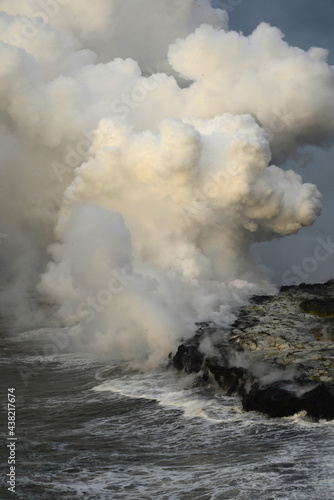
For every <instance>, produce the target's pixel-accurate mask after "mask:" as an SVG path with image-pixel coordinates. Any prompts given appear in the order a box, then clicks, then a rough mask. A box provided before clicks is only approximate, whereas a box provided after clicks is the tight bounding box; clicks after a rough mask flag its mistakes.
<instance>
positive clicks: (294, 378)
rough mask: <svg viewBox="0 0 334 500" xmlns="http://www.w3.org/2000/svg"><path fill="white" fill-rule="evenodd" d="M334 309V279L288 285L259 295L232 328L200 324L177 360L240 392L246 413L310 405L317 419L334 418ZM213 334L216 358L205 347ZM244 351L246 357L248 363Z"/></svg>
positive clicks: (283, 412)
mask: <svg viewBox="0 0 334 500" xmlns="http://www.w3.org/2000/svg"><path fill="white" fill-rule="evenodd" d="M332 312H333V313H334V280H331V281H329V282H327V283H325V284H313V285H305V284H301V285H298V286H295V285H293V286H286V287H282V288H281V291H280V293H279V294H278V295H276V296H266V295H263V296H258V297H256V296H255V297H252V298H251V299H250V304H249V305H248V306H244V307H242V308H241V309H240V312H239V316H238V318H237V320H236V321H235V322H234V324H233V325H232V326H231V327H230V328H229V329H224V330H223V329H219V328H214V327H212V326H210V327H209V325H206V324H204V323H203V324H200V325H198V326H200V328H199V330H198V332H197V334H196V335H195V336H194V337H193V338H192V339H190V340H188V341H187V342H184V343H183V344H182V345H181V346H180V347H179V348H178V351H177V353H176V354H175V356H174V358H173V364H174V366H175V368H177V369H178V370H184V371H185V372H186V373H194V372H195V373H198V372H201V377H202V378H201V381H204V382H205V381H210V380H215V381H216V383H217V384H218V385H219V386H220V387H221V388H222V389H223V390H224V391H225V392H226V393H227V394H228V395H232V394H238V395H239V396H240V397H241V400H242V404H243V408H244V409H245V410H246V411H259V412H262V413H265V414H267V415H269V416H271V417H285V416H289V415H293V414H295V413H297V412H300V411H305V412H306V413H307V415H308V416H310V417H312V418H314V419H317V420H318V419H320V418H325V419H334V334H333V331H334V320H333V318H332ZM206 336H209V337H210V336H211V338H212V339H214V341H213V346H214V347H215V349H216V352H217V356H216V357H215V358H212V357H211V358H210V357H206V356H205V355H204V353H203V352H201V348H200V344H201V341H202V339H204V338H205V337H206ZM237 354H238V355H237ZM240 355H241V356H243V359H244V361H245V360H246V361H245V362H243V364H242V366H241V364H240ZM245 356H246V357H245ZM238 359H239V362H238ZM260 368H261V369H260ZM263 374H266V376H267V378H263ZM268 375H269V376H268ZM268 379H270V380H271V382H270V383H269V382H268Z"/></svg>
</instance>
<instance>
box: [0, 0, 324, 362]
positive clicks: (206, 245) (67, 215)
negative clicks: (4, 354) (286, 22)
mask: <svg viewBox="0 0 334 500" xmlns="http://www.w3.org/2000/svg"><path fill="white" fill-rule="evenodd" d="M1 8H2V11H1V13H0V40H1V42H0V51H1V61H2V63H1V66H0V73H1V78H0V117H1V118H0V119H1V123H0V161H1V178H2V179H4V180H3V182H2V183H1V211H0V233H2V234H6V235H8V236H7V237H6V240H5V242H3V244H2V245H1V247H0V251H1V270H2V291H1V297H0V298H1V309H2V311H3V312H6V313H8V312H12V313H13V314H15V315H16V317H17V319H18V320H19V321H20V322H21V323H22V322H25V321H32V320H34V321H42V320H44V321H45V320H49V319H50V314H51V313H52V315H54V317H57V318H59V319H61V320H62V321H64V322H65V323H66V324H69V325H76V326H75V327H73V328H76V329H75V335H74V334H73V337H75V339H76V342H77V343H78V346H79V347H85V348H88V349H90V350H92V349H94V350H95V351H96V352H101V353H105V352H108V353H110V355H111V356H113V357H114V358H115V359H119V358H121V359H133V358H138V357H142V356H144V355H147V353H148V354H149V364H154V363H155V362H157V361H159V360H160V359H161V358H164V357H166V356H167V355H168V353H169V352H170V351H171V350H173V349H175V347H176V345H177V342H178V341H179V340H180V338H181V337H187V336H190V335H192V334H193V333H194V331H195V329H196V326H195V323H196V322H198V321H212V322H214V323H215V324H217V325H227V324H228V323H230V322H231V321H232V320H233V318H234V312H235V309H236V307H237V306H239V305H240V304H242V303H244V302H245V301H246V300H247V298H248V297H249V295H251V294H254V293H274V291H275V288H274V286H273V285H271V284H270V282H269V280H268V279H267V276H266V275H265V274H263V271H261V270H260V268H258V267H257V265H256V263H254V262H252V260H251V259H250V257H249V255H248V250H249V246H250V245H251V243H253V242H255V241H266V240H270V239H272V238H274V237H281V236H285V235H289V234H294V233H296V232H298V231H299V230H300V229H301V228H302V227H303V226H309V225H311V224H312V223H313V222H314V221H315V220H316V218H317V216H318V215H319V214H320V212H321V194H320V193H319V191H318V190H317V188H316V186H315V185H313V184H309V183H303V180H302V178H301V177H300V175H298V174H297V173H295V172H294V171H291V170H290V171H286V170H283V169H282V168H281V167H280V166H281V165H282V163H283V162H284V161H285V160H286V159H287V158H289V157H296V155H298V154H299V152H300V149H301V148H302V147H303V146H305V145H308V144H311V145H315V146H319V147H327V146H328V145H330V144H332V140H333V125H334V123H333V122H334V99H333V98H334V72H333V67H330V66H328V64H327V62H326V58H327V51H326V50H324V49H321V48H315V47H311V48H310V49H309V50H308V51H303V50H301V49H299V48H297V47H291V46H289V45H288V44H287V43H286V42H285V41H284V37H283V35H282V33H281V32H280V31H279V30H278V29H277V28H275V27H271V26H269V25H267V24H264V23H263V24H260V25H259V26H258V28H257V29H256V30H255V31H254V32H253V33H252V34H251V35H250V36H249V37H245V36H243V35H242V34H240V33H237V32H231V31H229V30H228V15H227V13H226V12H224V11H222V10H220V9H214V8H212V7H211V5H210V2H209V1H208V0H182V1H179V0H169V1H168V2H167V1H165V0H155V1H152V0H141V1H140V2H138V1H132V0H131V1H127V2H124V1H121V0H96V1H95V2H94V5H93V4H89V3H88V2H80V1H79V0H71V1H67V0H62V1H60V0H58V1H56V0H53V1H49V2H38V1H37V0H36V1H35V0H29V1H27V2H21V1H19V0H11V1H7V0H4V1H3V2H2V3H1ZM32 292H33V293H34V294H35V295H37V297H38V298H37V299H36V300H35V303H32V302H31V293H32Z"/></svg>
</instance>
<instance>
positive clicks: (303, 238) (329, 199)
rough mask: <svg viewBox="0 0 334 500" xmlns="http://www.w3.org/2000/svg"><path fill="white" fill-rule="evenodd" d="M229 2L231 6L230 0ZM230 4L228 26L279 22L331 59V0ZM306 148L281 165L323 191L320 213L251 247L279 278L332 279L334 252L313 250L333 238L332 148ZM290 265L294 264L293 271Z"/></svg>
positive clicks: (291, 39)
mask: <svg viewBox="0 0 334 500" xmlns="http://www.w3.org/2000/svg"><path fill="white" fill-rule="evenodd" d="M225 4H227V5H229V2H225ZM230 4H231V6H232V4H233V2H232V1H231V2H230ZM218 5H219V2H218ZM234 5H236V6H235V7H234V8H233V10H229V11H228V12H229V18H230V20H229V25H230V28H231V29H235V30H237V31H239V30H240V31H242V32H243V33H244V34H246V35H248V34H249V33H251V32H252V31H253V29H254V28H255V27H256V26H257V25H258V24H259V23H260V22H263V21H265V22H267V23H269V24H271V25H273V26H277V27H278V28H280V30H281V31H282V32H283V33H284V35H285V40H286V41H287V42H288V43H289V44H291V45H296V46H298V47H301V48H303V49H305V50H307V49H308V48H309V47H312V46H318V47H324V48H326V49H328V51H329V56H328V62H329V63H330V64H332V65H333V64H334V31H333V20H334V2H332V1H331V0H321V2H319V1H317V0H280V1H279V2H277V1H275V0H244V1H241V2H234ZM306 152H307V153H309V159H308V161H306V160H305V161H303V160H300V161H296V162H294V161H291V160H290V161H289V162H287V164H286V167H285V168H293V169H294V170H297V171H298V172H299V173H300V174H301V175H302V177H303V179H304V181H305V182H312V183H314V184H316V185H317V186H318V188H319V190H320V192H321V193H322V194H323V210H322V214H321V216H320V217H319V218H318V220H317V221H316V222H315V224H314V225H313V226H311V227H308V228H304V229H302V230H301V231H300V232H299V233H298V234H297V235H292V236H289V237H285V238H282V239H280V240H276V241H274V242H270V243H261V244H259V245H255V246H254V248H253V252H254V258H255V259H256V260H257V261H258V262H262V263H263V265H265V266H267V267H268V268H269V269H270V270H271V275H272V278H273V280H274V281H275V282H276V283H277V284H294V283H297V282H307V283H316V282H324V281H327V280H328V279H334V252H333V253H332V254H331V253H328V258H326V259H325V260H323V261H319V260H318V259H316V258H315V256H314V252H315V251H316V249H317V248H318V246H319V241H318V240H317V239H318V238H321V239H322V240H324V241H325V242H326V243H327V244H328V240H329V241H330V242H334V227H333V225H334V150H333V149H331V148H328V149H327V150H319V149H317V148H306ZM323 258H325V256H323ZM313 259H315V260H316V263H315V262H314V260H313ZM292 266H296V267H298V270H295V271H294V270H293V267H292ZM304 267H305V269H304Z"/></svg>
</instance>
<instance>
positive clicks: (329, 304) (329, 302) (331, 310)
mask: <svg viewBox="0 0 334 500" xmlns="http://www.w3.org/2000/svg"><path fill="white" fill-rule="evenodd" d="M299 307H300V310H301V311H302V312H304V313H309V314H314V315H315V316H319V317H320V318H333V316H334V300H333V299H331V298H327V299H326V298H321V299H307V300H303V301H302V302H301V303H300V304H299Z"/></svg>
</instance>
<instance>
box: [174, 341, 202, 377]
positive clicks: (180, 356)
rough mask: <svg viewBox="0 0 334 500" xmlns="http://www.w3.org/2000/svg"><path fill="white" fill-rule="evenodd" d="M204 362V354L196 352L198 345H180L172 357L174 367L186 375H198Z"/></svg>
mask: <svg viewBox="0 0 334 500" xmlns="http://www.w3.org/2000/svg"><path fill="white" fill-rule="evenodd" d="M203 361H204V354H202V353H201V352H200V351H199V350H198V345H196V344H195V343H194V344H190V345H185V344H181V345H180V346H179V348H178V350H177V353H176V354H175V356H174V357H173V365H174V367H175V368H176V369H177V370H179V371H181V370H184V371H185V372H186V373H194V372H195V373H198V372H199V371H201V368H202V365H203Z"/></svg>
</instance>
